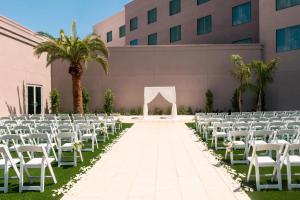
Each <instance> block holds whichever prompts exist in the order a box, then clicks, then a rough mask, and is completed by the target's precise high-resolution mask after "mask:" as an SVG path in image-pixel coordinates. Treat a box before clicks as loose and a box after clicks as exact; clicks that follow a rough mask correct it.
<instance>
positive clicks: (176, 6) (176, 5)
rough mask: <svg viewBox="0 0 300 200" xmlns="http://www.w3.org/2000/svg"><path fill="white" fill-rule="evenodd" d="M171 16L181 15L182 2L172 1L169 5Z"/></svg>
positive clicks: (179, 0)
mask: <svg viewBox="0 0 300 200" xmlns="http://www.w3.org/2000/svg"><path fill="white" fill-rule="evenodd" d="M169 9H170V16H171V15H175V14H177V13H180V11H181V0H171V1H170V3H169Z"/></svg>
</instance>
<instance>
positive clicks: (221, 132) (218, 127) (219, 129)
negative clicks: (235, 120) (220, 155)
mask: <svg viewBox="0 0 300 200" xmlns="http://www.w3.org/2000/svg"><path fill="white" fill-rule="evenodd" d="M231 129H232V126H231V124H229V123H228V124H226V123H225V124H223V123H220V124H215V125H214V130H213V132H212V140H211V145H212V146H214V148H215V150H219V149H225V147H218V139H219V138H222V139H223V140H225V139H226V138H227V133H228V132H229V131H230V130H231Z"/></svg>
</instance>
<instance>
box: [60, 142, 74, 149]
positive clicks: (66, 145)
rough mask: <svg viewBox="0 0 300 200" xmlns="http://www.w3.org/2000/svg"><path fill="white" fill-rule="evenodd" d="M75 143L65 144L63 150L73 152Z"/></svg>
mask: <svg viewBox="0 0 300 200" xmlns="http://www.w3.org/2000/svg"><path fill="white" fill-rule="evenodd" d="M73 146H74V145H73V143H65V144H63V145H62V146H61V149H62V150H72V149H73Z"/></svg>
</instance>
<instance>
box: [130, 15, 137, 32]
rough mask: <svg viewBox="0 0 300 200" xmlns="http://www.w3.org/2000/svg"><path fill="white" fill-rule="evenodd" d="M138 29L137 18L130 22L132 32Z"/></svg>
mask: <svg viewBox="0 0 300 200" xmlns="http://www.w3.org/2000/svg"><path fill="white" fill-rule="evenodd" d="M137 28H138V18H137V17H135V18H132V19H131V20H130V31H134V30H136V29H137Z"/></svg>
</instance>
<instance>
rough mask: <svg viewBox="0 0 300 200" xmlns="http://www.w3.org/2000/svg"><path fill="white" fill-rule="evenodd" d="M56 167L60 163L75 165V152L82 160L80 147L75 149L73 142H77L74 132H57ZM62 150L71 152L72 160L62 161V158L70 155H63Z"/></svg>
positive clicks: (60, 164)
mask: <svg viewBox="0 0 300 200" xmlns="http://www.w3.org/2000/svg"><path fill="white" fill-rule="evenodd" d="M57 142H58V167H60V166H62V165H73V166H77V152H78V153H79V156H80V159H81V161H83V157H82V153H81V150H80V149H75V148H74V144H75V143H76V142H78V139H77V133H76V132H60V131H59V132H58V134H57ZM63 152H73V156H72V157H73V161H62V159H63V158H66V157H70V156H64V155H63Z"/></svg>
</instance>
